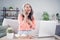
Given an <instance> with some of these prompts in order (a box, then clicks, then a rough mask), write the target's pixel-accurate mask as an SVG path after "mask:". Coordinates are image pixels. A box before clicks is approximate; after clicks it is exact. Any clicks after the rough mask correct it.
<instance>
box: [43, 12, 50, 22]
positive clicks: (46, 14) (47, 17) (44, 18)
mask: <svg viewBox="0 0 60 40" xmlns="http://www.w3.org/2000/svg"><path fill="white" fill-rule="evenodd" d="M42 16H43V20H46V21H47V20H49V14H48V13H47V12H43V15H42Z"/></svg>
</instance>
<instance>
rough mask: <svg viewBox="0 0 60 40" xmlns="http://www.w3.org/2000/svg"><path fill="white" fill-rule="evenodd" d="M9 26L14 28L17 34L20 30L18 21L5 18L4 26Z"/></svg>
mask: <svg viewBox="0 0 60 40" xmlns="http://www.w3.org/2000/svg"><path fill="white" fill-rule="evenodd" d="M8 25H9V26H10V27H12V28H13V30H14V31H15V32H17V30H18V21H17V20H14V19H6V18H4V20H3V23H2V26H8Z"/></svg>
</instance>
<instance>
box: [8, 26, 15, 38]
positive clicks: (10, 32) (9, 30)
mask: <svg viewBox="0 0 60 40" xmlns="http://www.w3.org/2000/svg"><path fill="white" fill-rule="evenodd" d="M13 37H14V32H13V29H12V28H11V27H9V28H8V29H7V38H9V39H11V38H13Z"/></svg>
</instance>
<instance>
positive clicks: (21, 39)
mask: <svg viewBox="0 0 60 40" xmlns="http://www.w3.org/2000/svg"><path fill="white" fill-rule="evenodd" d="M0 40H58V39H55V38H54V37H45V38H32V39H29V38H12V39H9V38H7V37H6V36H5V37H3V38H0Z"/></svg>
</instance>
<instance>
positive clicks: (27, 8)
mask: <svg viewBox="0 0 60 40" xmlns="http://www.w3.org/2000/svg"><path fill="white" fill-rule="evenodd" d="M24 10H25V12H26V15H29V13H30V12H31V6H30V5H29V4H26V5H25V6H24Z"/></svg>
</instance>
